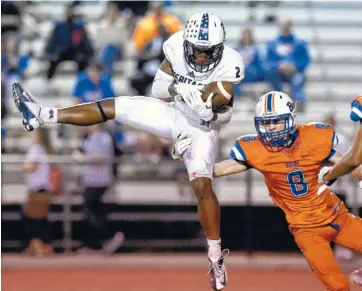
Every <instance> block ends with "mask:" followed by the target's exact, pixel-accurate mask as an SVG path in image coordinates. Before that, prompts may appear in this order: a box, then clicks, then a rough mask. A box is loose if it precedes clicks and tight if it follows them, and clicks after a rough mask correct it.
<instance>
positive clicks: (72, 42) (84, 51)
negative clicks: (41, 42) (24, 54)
mask: <svg viewBox="0 0 362 291" xmlns="http://www.w3.org/2000/svg"><path fill="white" fill-rule="evenodd" d="M93 54H94V49H93V45H92V43H91V41H90V39H89V36H88V33H87V31H86V28H85V25H84V22H83V21H82V20H81V19H79V18H77V17H76V16H75V15H74V11H73V6H72V5H71V4H68V6H67V8H66V15H65V19H64V20H58V21H56V23H55V25H54V29H53V31H52V33H51V35H50V38H49V40H48V43H47V45H46V48H45V55H46V56H47V58H48V59H49V67H48V71H47V79H48V85H49V84H50V80H52V79H53V76H54V74H55V71H56V68H57V67H58V65H59V64H60V63H61V62H63V61H74V62H76V63H77V65H78V72H80V71H83V70H84V69H85V68H86V67H87V65H88V62H89V60H90V59H91V57H92V56H93Z"/></svg>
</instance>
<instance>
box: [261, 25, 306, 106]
mask: <svg viewBox="0 0 362 291" xmlns="http://www.w3.org/2000/svg"><path fill="white" fill-rule="evenodd" d="M266 49H267V52H266V61H265V70H266V79H267V81H268V82H269V83H270V85H271V87H272V89H273V90H275V91H283V92H284V89H283V82H286V83H289V84H290V87H291V95H292V96H293V99H294V100H296V101H297V102H300V103H304V102H305V92H304V83H305V70H306V69H307V67H308V66H309V64H310V55H309V49H308V44H307V42H306V41H304V40H302V39H299V38H297V37H296V36H295V35H294V34H293V33H292V22H291V21H290V20H284V21H282V22H281V24H280V35H279V36H278V37H277V38H276V39H274V40H271V41H269V42H268V43H267V48H266Z"/></svg>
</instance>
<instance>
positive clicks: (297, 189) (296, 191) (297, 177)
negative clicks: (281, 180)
mask: <svg viewBox="0 0 362 291" xmlns="http://www.w3.org/2000/svg"><path fill="white" fill-rule="evenodd" d="M287 181H288V183H289V188H290V191H291V192H292V193H293V195H294V196H296V197H299V196H303V195H305V194H307V193H308V190H309V187H308V184H307V183H306V182H305V177H304V173H303V171H302V170H294V171H291V172H289V173H288V175H287Z"/></svg>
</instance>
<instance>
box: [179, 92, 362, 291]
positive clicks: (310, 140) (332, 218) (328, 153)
mask: <svg viewBox="0 0 362 291" xmlns="http://www.w3.org/2000/svg"><path fill="white" fill-rule="evenodd" d="M295 116H296V114H295V103H294V102H293V100H292V99H291V98H290V97H289V96H288V95H286V94H284V93H282V92H276V91H272V92H269V93H267V94H265V95H263V96H262V97H261V98H260V99H259V101H258V103H257V105H256V112H255V118H254V120H255V127H256V130H257V134H252V135H245V136H241V137H239V138H238V139H237V140H236V142H235V144H234V146H233V148H232V149H231V152H230V159H228V160H225V161H222V162H220V163H218V164H216V165H215V169H214V177H221V176H226V175H232V174H236V173H241V172H244V171H246V170H247V169H249V168H254V169H256V170H258V171H259V172H261V173H262V174H263V175H264V178H265V183H266V185H267V187H268V190H269V195H270V197H271V199H272V200H273V201H274V203H275V204H276V205H277V206H279V207H280V208H281V209H282V210H283V211H284V213H285V214H286V219H287V221H288V223H289V229H290V231H291V233H292V235H293V236H294V239H295V242H296V243H297V245H298V247H299V248H300V249H301V251H302V253H303V255H304V256H305V258H306V259H307V261H308V263H309V265H310V266H311V268H312V270H313V272H314V274H315V275H316V276H317V277H318V279H319V280H320V281H321V282H322V283H323V284H324V285H325V287H326V288H327V290H334V291H337V290H338V291H348V290H350V287H349V282H348V280H347V278H346V277H345V276H344V274H343V272H342V271H341V269H340V267H339V265H338V263H337V261H336V259H335V258H334V256H333V252H332V249H331V247H330V243H331V242H332V241H334V242H336V243H339V244H341V245H343V246H345V247H348V248H350V249H352V250H355V251H357V252H359V253H362V219H361V218H359V217H355V216H354V215H352V214H351V213H350V212H349V211H348V209H347V208H346V207H345V206H344V204H343V202H342V201H341V200H339V199H338V197H337V196H336V195H335V194H334V193H333V192H331V191H330V190H329V189H328V188H327V186H326V185H319V184H318V172H319V170H320V167H321V164H322V163H323V162H324V161H329V162H331V163H333V164H335V163H337V162H338V161H339V160H340V159H341V157H342V154H340V153H338V152H336V151H335V150H334V149H333V148H334V147H335V145H336V144H337V143H338V138H337V136H336V135H335V133H334V130H333V128H332V127H330V126H329V125H327V124H323V123H310V124H296V123H295ZM190 143H192V140H191V139H190V138H188V137H187V136H185V135H184V136H183V138H182V139H181V140H179V141H177V142H176V143H175V149H174V156H175V157H182V156H183V155H184V154H188V146H189V144H190ZM358 173H359V172H357V171H355V172H354V174H355V175H356V176H357V178H358V179H359V180H360V179H361V178H362V177H360V176H358ZM356 272H359V271H356ZM360 279H362V278H360ZM354 282H355V283H358V281H354Z"/></svg>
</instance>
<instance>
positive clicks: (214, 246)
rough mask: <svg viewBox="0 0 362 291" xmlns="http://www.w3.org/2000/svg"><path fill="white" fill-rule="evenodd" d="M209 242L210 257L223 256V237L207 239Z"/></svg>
mask: <svg viewBox="0 0 362 291" xmlns="http://www.w3.org/2000/svg"><path fill="white" fill-rule="evenodd" d="M207 244H208V246H209V252H208V256H209V258H210V259H213V258H214V259H215V260H217V259H218V258H219V257H220V256H221V239H216V240H214V239H207Z"/></svg>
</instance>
